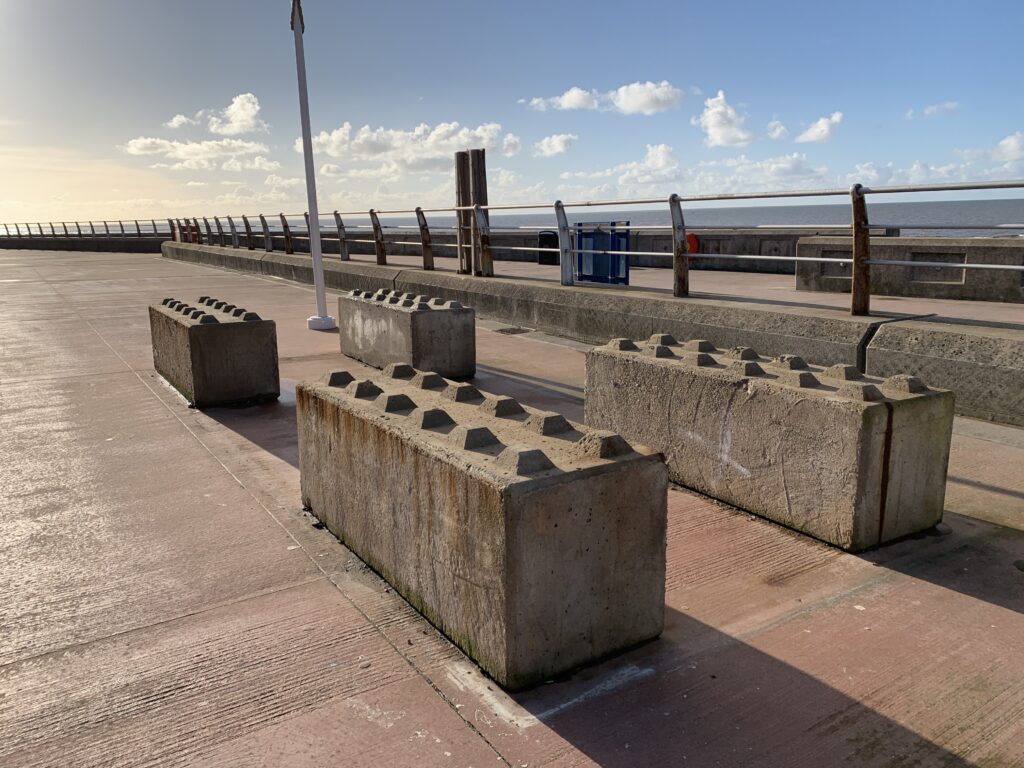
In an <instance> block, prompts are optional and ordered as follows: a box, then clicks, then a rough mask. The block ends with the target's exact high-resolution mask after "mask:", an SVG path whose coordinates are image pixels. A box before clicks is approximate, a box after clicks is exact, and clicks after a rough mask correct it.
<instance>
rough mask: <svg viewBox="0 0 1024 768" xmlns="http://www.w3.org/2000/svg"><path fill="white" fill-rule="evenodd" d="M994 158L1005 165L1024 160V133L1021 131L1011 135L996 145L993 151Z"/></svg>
mask: <svg viewBox="0 0 1024 768" xmlns="http://www.w3.org/2000/svg"><path fill="white" fill-rule="evenodd" d="M992 156H993V157H994V158H995V159H996V160H999V161H1000V162H1004V163H1013V162H1017V161H1018V160H1024V133H1021V132H1020V131H1017V132H1016V133H1011V134H1010V135H1009V136H1007V137H1006V138H1005V139H1003V140H1002V141H1000V142H999V143H998V144H997V145H996V148H995V149H994V150H993V151H992Z"/></svg>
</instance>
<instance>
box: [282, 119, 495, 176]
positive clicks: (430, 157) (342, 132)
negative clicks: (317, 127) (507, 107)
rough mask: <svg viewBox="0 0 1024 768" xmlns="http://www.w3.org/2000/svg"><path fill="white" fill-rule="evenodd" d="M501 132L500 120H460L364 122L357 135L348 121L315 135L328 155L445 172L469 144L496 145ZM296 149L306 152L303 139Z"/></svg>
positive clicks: (319, 147)
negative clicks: (392, 124)
mask: <svg viewBox="0 0 1024 768" xmlns="http://www.w3.org/2000/svg"><path fill="white" fill-rule="evenodd" d="M500 135H501V125H500V124H499V123H483V124H481V125H478V126H477V127H475V128H470V127H468V126H461V125H459V123H457V122H450V123H438V124H437V125H436V126H433V127H431V126H430V125H427V124H426V123H421V124H420V125H418V126H416V127H415V128H414V129H413V130H411V131H406V130H402V129H398V128H383V127H380V128H370V126H368V125H364V126H363V127H362V128H360V129H359V130H358V131H356V132H355V135H353V133H352V125H351V124H350V123H344V124H343V125H341V126H340V127H338V128H335V129H334V130H333V131H330V132H327V131H321V132H320V133H319V134H317V135H316V136H314V137H313V149H314V150H315V151H317V152H323V153H324V154H326V155H327V156H328V157H334V158H342V157H344V158H346V159H348V160H350V161H357V162H360V161H361V162H368V161H377V162H381V161H390V162H393V163H395V164H396V165H397V166H398V167H399V169H400V170H401V171H402V172H407V173H445V172H448V171H450V170H451V167H452V162H453V161H452V157H453V155H454V153H455V152H457V151H459V150H463V149H469V148H483V149H494V148H495V147H496V146H497V144H498V137H499V136H500ZM295 151H296V152H302V139H296V140H295Z"/></svg>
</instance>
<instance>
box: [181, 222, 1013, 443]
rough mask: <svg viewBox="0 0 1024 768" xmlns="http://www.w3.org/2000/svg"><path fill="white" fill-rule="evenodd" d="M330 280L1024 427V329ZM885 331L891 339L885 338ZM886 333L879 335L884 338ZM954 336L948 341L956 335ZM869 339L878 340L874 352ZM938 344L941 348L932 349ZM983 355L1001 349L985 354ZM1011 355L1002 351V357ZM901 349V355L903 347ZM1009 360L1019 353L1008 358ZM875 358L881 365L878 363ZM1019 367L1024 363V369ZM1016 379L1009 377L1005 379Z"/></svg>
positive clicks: (330, 271) (215, 260) (262, 263)
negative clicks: (895, 344)
mask: <svg viewBox="0 0 1024 768" xmlns="http://www.w3.org/2000/svg"><path fill="white" fill-rule="evenodd" d="M163 255H164V256H165V257H166V258H172V259H180V260H184V261H189V262H192V263H196V264H203V265H208V266H219V267H223V268H227V269H237V270H240V271H246V272H254V273H257V274H263V275H267V276H273V277H278V278H283V279H288V280H295V281H297V282H304V283H311V282H312V270H311V268H310V265H309V261H308V257H306V256H301V255H293V256H286V255H284V254H279V253H271V254H264V253H261V252H259V251H255V252H254V251H245V250H241V249H240V250H235V249H231V248H219V247H216V246H199V245H192V244H188V243H176V242H168V243H164V247H163ZM325 280H326V283H327V286H328V287H329V288H332V289H334V290H339V291H341V290H344V291H347V290H352V289H354V288H358V289H361V290H378V289H381V288H384V289H387V290H401V291H403V292H408V293H415V294H428V295H431V296H438V297H441V298H444V299H449V300H455V301H458V302H459V303H461V304H463V305H465V306H468V307H473V308H474V309H476V311H477V313H478V314H479V315H480V316H482V317H486V318H493V319H496V320H500V321H502V322H507V323H511V324H516V325H523V326H526V327H530V328H536V329H538V330H542V331H545V332H549V333H552V334H554V335H559V336H564V337H569V338H572V339H576V340H579V341H584V342H587V343H591V344H602V343H604V342H605V341H607V340H608V339H609V338H616V337H626V338H632V339H644V338H647V337H649V336H650V335H651V334H652V333H654V332H656V331H664V332H667V333H672V334H674V335H676V336H677V337H680V338H708V339H713V340H715V343H716V344H718V345H719V346H721V347H730V346H750V347H755V348H757V349H758V350H759V351H761V352H762V354H766V355H772V356H774V355H780V354H785V353H794V354H799V355H801V356H802V357H804V358H805V359H807V360H813V361H814V362H816V363H818V364H821V365H833V364H845V365H857V364H858V363H860V365H861V366H863V365H864V361H865V357H866V358H867V371H866V372H869V373H873V374H877V375H888V373H889V372H904V371H905V372H908V373H911V374H914V375H919V376H922V377H924V378H925V379H926V380H929V381H933V382H934V383H935V385H936V386H940V387H944V388H947V389H952V390H954V391H955V392H956V394H957V413H960V414H962V415H966V416H976V417H979V418H986V419H991V420H995V421H1002V422H1004V423H1008V424H1018V425H1019V424H1024V413H1022V410H1024V409H1022V408H1021V405H1020V402H1019V398H1018V399H1017V400H1014V397H1013V394H1012V393H1008V394H1004V395H1002V399H1003V400H1005V401H1006V404H1005V405H1003V406H1000V407H998V408H992V407H991V405H990V401H991V398H992V396H993V392H998V387H997V386H996V385H995V382H996V381H997V380H999V379H1000V378H1003V380H1006V381H1008V383H1007V384H1005V385H1004V386H1005V387H1006V388H1007V389H1010V388H1011V386H1016V387H1017V391H1020V390H1021V389H1022V385H1021V384H1019V383H1018V384H1014V382H1021V381H1024V371H1022V370H1021V368H1020V367H1019V363H1012V364H1011V365H1007V364H1006V363H1005V362H1002V363H1000V362H993V361H996V360H1006V359H1010V360H1013V355H1014V354H1017V355H1018V356H1017V358H1016V359H1017V360H1020V359H1021V357H1020V356H1019V353H1014V352H1013V351H1012V350H1015V349H1020V345H1024V331H1016V330H1007V331H1003V330H999V329H991V328H987V327H986V328H971V329H970V331H969V333H967V334H966V335H968V336H970V337H972V338H975V339H984V340H986V341H985V342H984V343H979V344H978V348H977V350H976V354H974V355H967V354H961V353H960V352H958V353H957V356H956V357H949V356H946V355H948V354H951V353H947V352H943V351H942V350H943V348H950V349H953V348H957V346H956V343H955V339H956V336H957V335H962V334H960V331H958V330H957V328H958V327H957V326H953V325H951V324H947V323H940V322H932V323H924V324H922V323H921V322H920V321H913V322H912V321H911V320H910V319H898V318H894V319H892V320H893V321H889V320H887V321H886V322H885V324H884V325H881V326H879V319H878V318H854V317H844V316H842V315H839V314H837V313H835V312H829V311H823V310H821V311H819V310H812V309H806V308H798V307H771V308H766V307H750V306H748V305H747V304H746V303H745V302H731V301H718V300H711V299H688V300H686V301H679V300H677V299H673V298H671V297H669V296H668V295H667V294H666V295H665V297H664V298H662V297H661V296H659V295H657V294H653V293H640V292H637V291H615V290H606V289H594V288H585V287H581V286H575V287H572V288H565V287H562V286H558V285H554V284H550V283H546V282H544V281H538V280H529V279H522V278H517V279H509V278H500V277H496V278H480V277H472V278H469V277H464V276H460V275H455V274H451V273H446V272H436V271H435V272H425V271H423V270H418V269H403V268H399V267H390V266H378V265H374V264H357V263H353V262H339V261H335V260H328V261H326V262H325ZM911 325H913V326H914V327H917V326H920V327H922V328H927V329H928V330H929V331H930V332H929V333H928V334H923V335H922V336H921V342H920V343H919V344H918V345H917V346H915V347H913V348H907V349H906V350H905V351H902V352H900V353H899V354H902V355H903V356H904V357H905V360H904V361H903V362H901V363H899V364H897V363H895V362H892V364H889V363H884V362H883V357H884V354H883V353H884V352H885V349H886V348H885V347H883V346H882V345H883V344H884V343H886V342H887V340H888V339H890V338H894V337H895V330H894V329H896V328H899V327H903V326H907V327H910V326H911ZM882 329H884V333H883V332H882ZM876 334H877V335H876ZM947 337H948V338H947ZM866 339H870V340H871V344H870V346H869V348H868V351H867V354H866V355H865V352H864V349H860V354H858V349H859V348H862V347H864V346H865V344H864V342H865V340H866ZM928 344H932V345H935V349H934V350H929V349H928V348H927V347H926V346H923V345H928ZM982 349H991V350H993V351H990V352H988V353H985V354H989V355H990V358H989V359H988V360H986V359H985V355H984V354H982V353H981V350H982ZM1000 350H1001V351H1000ZM894 352H895V350H894ZM1008 356H1009V357H1008ZM932 358H938V359H941V360H945V363H944V364H943V366H944V368H945V370H944V371H943V372H939V371H937V370H936V363H934V362H929V360H931V359H932ZM872 359H873V361H874V362H873V363H872ZM1015 366H1017V367H1015ZM1007 376H1009V377H1010V378H1009V379H1008V380H1007V379H1006V378H1005V377H1007Z"/></svg>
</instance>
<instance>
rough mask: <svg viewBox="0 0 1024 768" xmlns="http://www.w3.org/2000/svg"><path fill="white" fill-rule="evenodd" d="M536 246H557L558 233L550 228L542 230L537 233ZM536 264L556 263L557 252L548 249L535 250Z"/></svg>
mask: <svg viewBox="0 0 1024 768" xmlns="http://www.w3.org/2000/svg"><path fill="white" fill-rule="evenodd" d="M537 247H538V248H557V247H558V233H557V232H555V231H552V230H544V231H542V232H538V233H537ZM537 263H538V264H554V265H557V264H558V254H557V253H552V252H550V251H537Z"/></svg>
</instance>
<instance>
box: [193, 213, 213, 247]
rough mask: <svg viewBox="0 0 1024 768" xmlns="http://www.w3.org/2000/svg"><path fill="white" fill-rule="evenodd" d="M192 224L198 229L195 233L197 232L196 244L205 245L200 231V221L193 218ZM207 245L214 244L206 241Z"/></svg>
mask: <svg viewBox="0 0 1024 768" xmlns="http://www.w3.org/2000/svg"><path fill="white" fill-rule="evenodd" d="M192 223H193V224H195V227H196V229H195V232H196V242H197V243H199V245H202V244H203V233H202V231H201V230H200V229H199V219H196V218H194V217H193V219H192ZM206 244H207V245H213V243H211V242H210V241H209V240H207V241H206Z"/></svg>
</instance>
